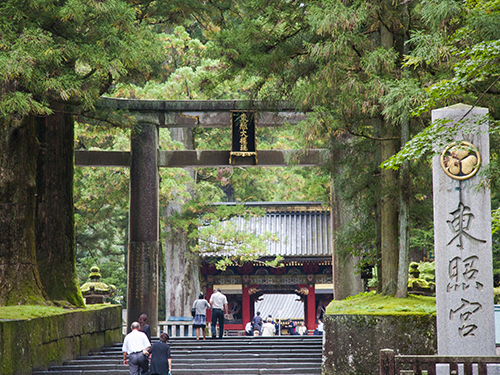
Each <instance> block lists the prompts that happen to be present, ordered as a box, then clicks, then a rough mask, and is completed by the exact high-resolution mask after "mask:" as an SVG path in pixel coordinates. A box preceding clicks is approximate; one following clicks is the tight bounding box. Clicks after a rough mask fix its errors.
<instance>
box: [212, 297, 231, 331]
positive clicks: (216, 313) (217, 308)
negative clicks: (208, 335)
mask: <svg viewBox="0 0 500 375" xmlns="http://www.w3.org/2000/svg"><path fill="white" fill-rule="evenodd" d="M210 306H212V338H213V339H215V338H216V337H217V322H218V323H219V339H222V336H224V317H225V316H224V314H225V315H226V316H228V313H229V311H228V305H227V298H226V296H225V295H224V294H222V292H221V290H220V289H219V288H217V290H216V292H215V293H214V294H212V295H211V296H210Z"/></svg>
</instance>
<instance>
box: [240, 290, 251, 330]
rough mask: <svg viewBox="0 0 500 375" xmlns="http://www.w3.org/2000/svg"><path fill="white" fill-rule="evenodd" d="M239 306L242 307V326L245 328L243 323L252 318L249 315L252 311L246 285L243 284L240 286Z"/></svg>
mask: <svg viewBox="0 0 500 375" xmlns="http://www.w3.org/2000/svg"><path fill="white" fill-rule="evenodd" d="M241 308H242V319H243V328H245V325H246V324H247V323H248V322H249V321H250V320H251V319H252V317H251V316H250V314H251V313H252V312H251V309H250V294H248V286H244V287H243V288H242V295H241Z"/></svg>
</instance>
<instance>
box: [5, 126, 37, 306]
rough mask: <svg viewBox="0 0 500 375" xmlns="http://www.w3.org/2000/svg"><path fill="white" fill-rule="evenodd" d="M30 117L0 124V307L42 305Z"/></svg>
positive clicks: (34, 144)
mask: <svg viewBox="0 0 500 375" xmlns="http://www.w3.org/2000/svg"><path fill="white" fill-rule="evenodd" d="M38 149H39V147H38V142H37V139H36V128H35V119H34V117H25V118H23V119H22V121H21V123H19V124H15V125H11V124H8V123H3V124H2V126H1V127H0V285H1V288H0V306H9V305H20V304H21V305H28V304H29V305H37V304H46V303H47V302H46V299H45V296H44V293H43V288H42V284H41V281H40V276H39V273H38V266H37V262H36V250H35V192H36V184H35V176H36V158H37V154H38Z"/></svg>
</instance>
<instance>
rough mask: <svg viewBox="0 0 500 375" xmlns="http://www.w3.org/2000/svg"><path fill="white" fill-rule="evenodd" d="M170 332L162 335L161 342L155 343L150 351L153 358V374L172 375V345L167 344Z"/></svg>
mask: <svg viewBox="0 0 500 375" xmlns="http://www.w3.org/2000/svg"><path fill="white" fill-rule="evenodd" d="M168 339H169V336H168V334H166V333H165V332H163V333H162V334H161V335H160V342H156V343H154V344H153V345H152V346H151V348H149V350H148V352H149V353H150V358H151V372H150V374H151V375H171V371H172V358H171V357H170V345H168V344H167V342H168Z"/></svg>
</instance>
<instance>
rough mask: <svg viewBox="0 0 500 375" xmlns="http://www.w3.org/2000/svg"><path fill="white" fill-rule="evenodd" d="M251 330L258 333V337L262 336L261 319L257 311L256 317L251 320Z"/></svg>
mask: <svg viewBox="0 0 500 375" xmlns="http://www.w3.org/2000/svg"><path fill="white" fill-rule="evenodd" d="M252 328H253V331H254V332H255V331H259V335H261V334H262V317H261V316H260V311H257V315H255V316H254V317H253V319H252Z"/></svg>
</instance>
